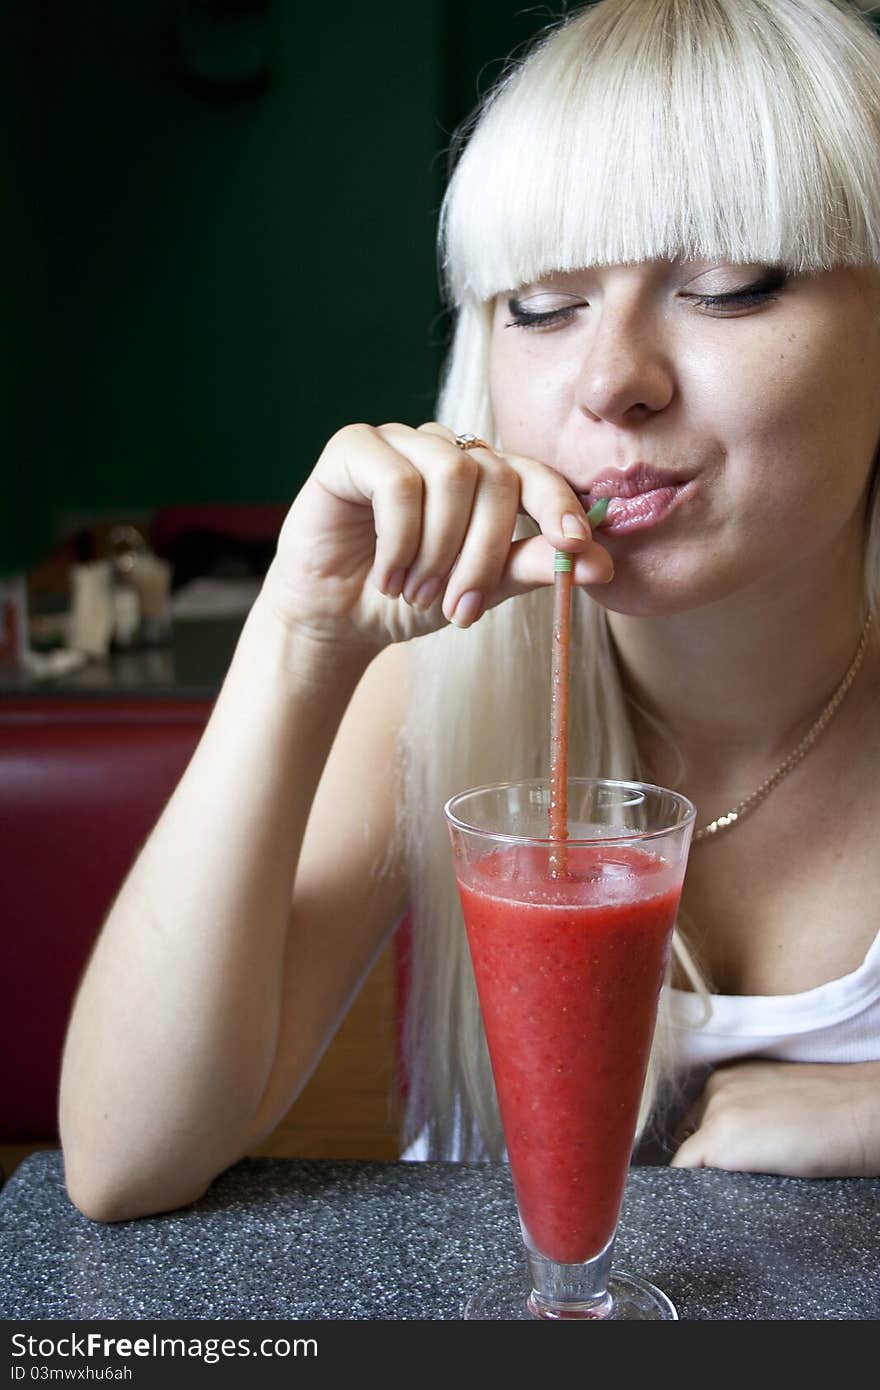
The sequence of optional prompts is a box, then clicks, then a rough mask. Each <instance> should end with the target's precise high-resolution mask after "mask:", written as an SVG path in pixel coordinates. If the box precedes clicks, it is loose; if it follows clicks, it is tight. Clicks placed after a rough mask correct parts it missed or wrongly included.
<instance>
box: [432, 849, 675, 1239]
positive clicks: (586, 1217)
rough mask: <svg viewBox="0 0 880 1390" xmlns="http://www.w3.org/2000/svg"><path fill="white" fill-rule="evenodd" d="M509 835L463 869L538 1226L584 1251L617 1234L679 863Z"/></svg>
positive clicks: (500, 1074)
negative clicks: (563, 860)
mask: <svg viewBox="0 0 880 1390" xmlns="http://www.w3.org/2000/svg"><path fill="white" fill-rule="evenodd" d="M551 854H552V851H551V849H550V847H548V846H543V847H542V846H540V845H536V846H533V845H513V846H510V847H507V846H505V847H504V848H500V849H497V850H493V851H492V852H490V853H488V854H486V855H485V856H483V858H482V859H480V860H479V861H478V862H477V863H475V864H471V865H469V866H468V868H467V870H466V874H467V882H465V881H463V879H462V877H459V891H460V893H461V901H462V906H463V909H464V918H465V924H466V927H467V933H468V939H469V942H470V949H471V956H472V959H473V964H474V974H475V976H476V982H477V990H478V993H479V996H480V1007H481V1009H482V1012H483V1021H484V1024H485V1028H486V1037H487V1040H488V1044H489V1053H490V1056H491V1059H492V1070H493V1072H494V1075H495V1085H496V1088H497V1091H498V1100H499V1105H500V1108H501V1118H502V1122H503V1125H504V1133H505V1138H506V1140H507V1150H508V1155H509V1158H510V1167H511V1174H512V1177H513V1183H514V1188H515V1190H516V1197H517V1204H518V1206H519V1211H520V1216H521V1218H522V1221H523V1225H524V1226H525V1229H526V1233H527V1235H526V1239H527V1241H528V1243H529V1244H530V1245H531V1247H532V1248H533V1249H534V1250H536V1251H537V1252H538V1253H539V1254H541V1255H544V1256H546V1257H547V1258H549V1259H551V1260H557V1261H560V1262H562V1263H565V1264H573V1263H576V1262H579V1261H582V1260H587V1259H591V1258H592V1257H593V1256H594V1255H597V1254H598V1253H599V1252H600V1251H601V1250H602V1249H603V1248H604V1247H605V1246H606V1245H607V1243H608V1241H609V1240H610V1239H611V1237H612V1235H613V1234H614V1230H615V1227H616V1225H617V1220H618V1217H619V1214H620V1205H621V1202H622V1199H623V1189H624V1183H625V1181H626V1174H627V1169H628V1166H629V1160H630V1154H631V1149H632V1143H633V1138H634V1134H635V1126H636V1119H637V1115H638V1108H639V1100H640V1097H641V1092H642V1086H643V1084H644V1079H645V1071H646V1068H647V1064H648V1055H649V1052H650V1047H651V1040H652V1037H653V1031H654V1023H655V1018H656V1012H657V1000H658V995H659V992H660V987H661V984H662V982H663V977H664V971H665V968H666V963H667V959H668V955H669V947H670V941H671V935H672V927H673V924H674V921H675V914H676V911H677V908H678V900H679V895H680V892H681V882H680V876H679V874H678V873H676V872H675V871H674V870H673V869H671V868H670V866H669V864H668V863H667V862H666V861H665V860H663V859H661V858H659V857H658V856H657V855H654V854H651V853H650V852H648V851H646V850H643V849H636V848H630V847H621V846H619V845H608V846H601V845H598V846H592V845H591V846H583V845H569V846H568V847H567V873H566V876H565V877H559V876H556V877H554V876H553V873H552V863H551Z"/></svg>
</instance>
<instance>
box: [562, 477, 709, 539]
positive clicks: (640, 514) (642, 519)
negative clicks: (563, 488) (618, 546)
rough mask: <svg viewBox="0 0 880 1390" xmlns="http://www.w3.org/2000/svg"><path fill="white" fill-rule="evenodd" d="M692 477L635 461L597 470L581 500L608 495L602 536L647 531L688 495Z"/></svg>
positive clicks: (584, 502) (593, 500) (588, 500)
mask: <svg viewBox="0 0 880 1390" xmlns="http://www.w3.org/2000/svg"><path fill="white" fill-rule="evenodd" d="M692 481H693V480H692V479H691V478H688V477H686V476H684V475H682V474H675V473H672V472H667V471H666V470H661V469H658V468H652V467H649V466H648V465H647V464H636V465H634V466H633V467H632V468H628V469H625V470H623V469H621V470H616V469H608V470H607V471H606V472H604V473H599V474H597V476H596V477H595V478H594V479H593V481H592V482H591V484H590V490H589V492H588V493H586V494H584V495H582V497H581V501H582V502H583V504H584V505H585V506H586V507H589V506H590V505H591V504H592V503H594V502H597V501H598V500H599V499H600V498H601V497H607V498H609V499H610V501H609V504H608V510H607V512H606V514H605V520H604V521H603V523H602V525H601V534H602V535H603V536H613V535H623V534H625V533H627V532H629V531H647V530H649V529H650V528H652V527H654V526H657V525H659V523H660V522H661V521H663V520H665V518H666V517H667V516H668V515H669V514H670V512H672V511H674V510H675V509H676V507H677V506H678V504H679V503H680V502H681V501H682V500H683V499H684V498H685V497H686V496H687V495H688V493H689V491H690V488H689V486H688V485H689V483H691V482H692Z"/></svg>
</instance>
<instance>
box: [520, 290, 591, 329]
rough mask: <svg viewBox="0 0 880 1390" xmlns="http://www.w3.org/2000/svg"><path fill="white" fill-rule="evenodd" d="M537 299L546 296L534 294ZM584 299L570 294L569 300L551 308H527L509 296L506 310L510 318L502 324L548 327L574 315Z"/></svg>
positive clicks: (581, 306) (563, 321)
mask: <svg viewBox="0 0 880 1390" xmlns="http://www.w3.org/2000/svg"><path fill="white" fill-rule="evenodd" d="M535 297H536V298H538V299H541V298H544V299H546V298H547V297H548V296H546V295H540V296H535ZM584 302H585V301H584V300H583V299H579V298H578V297H577V296H576V295H572V296H571V299H570V302H569V303H565V304H557V305H556V306H555V307H554V308H552V309H534V308H529V307H528V306H527V305H526V304H525V303H524V301H523V300H521V299H516V298H511V299H508V301H507V310H508V313H509V314H510V319H509V320H508V322H507V323H506V324H505V325H504V327H505V328H548V327H549V326H550V325H551V324H557V323H567V322H568V321H569V320H570V319H572V318H573V317H574V315H575V314H576V313H577V311H578V309H581V308H583V307H584Z"/></svg>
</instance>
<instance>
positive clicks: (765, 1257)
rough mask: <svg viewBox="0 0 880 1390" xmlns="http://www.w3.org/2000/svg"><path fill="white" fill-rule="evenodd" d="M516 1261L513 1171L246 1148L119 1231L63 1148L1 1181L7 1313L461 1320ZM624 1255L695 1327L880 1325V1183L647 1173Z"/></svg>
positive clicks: (625, 1235)
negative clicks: (294, 1155) (713, 1322)
mask: <svg viewBox="0 0 880 1390" xmlns="http://www.w3.org/2000/svg"><path fill="white" fill-rule="evenodd" d="M521 1260H522V1257H521V1247H520V1237H519V1228H518V1225H517V1222H516V1215H515V1210H514V1205H513V1195H512V1189H511V1186H510V1175H509V1172H508V1170H507V1169H506V1167H503V1166H488V1165H464V1164H448V1163H373V1162H369V1163H368V1162H364V1163H355V1162H324V1161H317V1160H298V1159H248V1160H245V1161H244V1162H243V1163H240V1164H238V1165H237V1166H236V1167H235V1168H232V1169H230V1170H229V1171H228V1172H227V1173H225V1174H223V1175H222V1176H221V1177H220V1178H218V1180H217V1181H216V1182H215V1183H214V1184H213V1186H212V1187H211V1189H210V1190H209V1192H208V1193H207V1194H206V1195H205V1197H203V1198H202V1200H201V1201H200V1202H198V1203H197V1204H196V1205H195V1206H193V1207H189V1208H187V1209H185V1210H183V1211H179V1212H174V1213H170V1214H169V1215H165V1216H161V1217H155V1218H151V1219H149V1220H143V1221H133V1222H127V1223H124V1224H121V1225H116V1226H100V1225H97V1224H95V1223H93V1222H91V1221H88V1220H86V1218H85V1217H83V1216H82V1215H81V1214H80V1213H79V1212H78V1211H76V1209H75V1208H74V1207H73V1206H72V1205H71V1203H70V1202H69V1200H68V1198H67V1195H66V1192H65V1189H64V1181H63V1169H62V1163H61V1158H60V1155H59V1154H57V1153H54V1152H52V1153H40V1154H34V1155H33V1156H32V1157H31V1158H29V1159H27V1160H26V1161H25V1163H24V1164H22V1166H21V1167H20V1168H19V1169H18V1170H17V1171H16V1172H15V1173H14V1174H13V1176H12V1177H11V1178H10V1179H9V1181H8V1182H7V1184H6V1186H5V1187H4V1188H3V1190H2V1192H0V1317H5V1318H25V1319H31V1318H64V1319H77V1320H80V1319H102V1318H113V1319H131V1318H151V1319H153V1318H158V1319H163V1318H182V1319H189V1318H206V1319H215V1318H216V1319H226V1318H235V1319H238V1318H243V1319H263V1318H271V1319H276V1318H277V1319H323V1318H340V1319H361V1318H366V1319H385V1320H402V1319H410V1318H422V1319H457V1318H460V1317H461V1313H462V1307H463V1304H464V1300H465V1299H466V1297H467V1296H468V1294H469V1293H471V1292H472V1291H473V1290H474V1289H476V1288H477V1287H479V1285H480V1284H482V1283H484V1282H485V1281H486V1279H487V1278H489V1277H491V1276H492V1275H493V1274H495V1273H497V1272H499V1271H501V1270H513V1269H516V1268H517V1267H518V1266H519V1265H520V1263H521ZM615 1262H616V1264H617V1266H618V1267H619V1268H621V1269H625V1270H629V1271H631V1272H632V1273H638V1274H642V1275H644V1276H646V1277H647V1278H649V1279H651V1280H653V1281H654V1282H655V1283H657V1284H659V1286H660V1287H661V1288H662V1289H664V1290H665V1292H666V1293H668V1294H669V1296H670V1297H671V1298H672V1299H673V1301H674V1303H675V1304H676V1306H677V1308H678V1311H679V1315H680V1317H681V1318H682V1319H683V1320H684V1319H808V1320H816V1319H876V1318H880V1275H878V1268H880V1180H874V1179H848V1180H842V1181H837V1180H834V1181H815V1180H813V1181H807V1180H801V1179H796V1178H778V1177H766V1176H759V1175H754V1174H746V1173H722V1172H717V1171H712V1170H705V1171H700V1172H688V1171H686V1170H683V1169H671V1168H633V1169H632V1170H631V1172H630V1178H629V1183H628V1186H627V1195H626V1200H625V1203H624V1210H623V1215H622V1217H621V1223H620V1232H619V1236H618V1243H617V1252H616V1261H615Z"/></svg>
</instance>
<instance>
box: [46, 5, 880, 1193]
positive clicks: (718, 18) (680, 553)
mask: <svg viewBox="0 0 880 1390" xmlns="http://www.w3.org/2000/svg"><path fill="white" fill-rule="evenodd" d="M878 136H880V44H878V40H877V39H876V37H875V36H874V34H873V32H872V31H871V30H870V29H869V27H868V26H867V24H866V23H865V22H864V21H863V20H862V19H860V18H859V16H858V15H857V14H856V12H855V11H854V10H853V9H852V8H850V7H848V6H845V5H837V4H833V3H831V0H603V3H601V4H599V5H598V6H596V7H595V8H591V9H587V10H585V11H583V12H582V13H580V14H577V15H574V16H573V17H572V18H571V19H570V20H569V21H568V22H567V23H566V24H565V25H564V26H563V27H562V28H560V29H559V30H557V31H554V32H552V33H551V34H550V35H549V36H548V37H547V39H546V40H545V41H544V42H543V43H542V44H541V45H540V46H539V47H538V48H537V49H536V50H535V52H534V53H533V54H532V55H531V56H530V57H529V58H528V59H527V60H526V62H525V63H524V64H523V65H522V66H521V67H520V68H518V69H516V70H514V71H513V72H512V73H511V74H510V75H509V76H508V78H507V79H506V80H505V81H503V82H502V84H501V85H500V87H499V88H498V90H497V91H496V93H495V94H494V95H493V96H492V97H491V98H490V100H489V101H488V102H487V103H486V106H485V109H484V111H483V113H482V114H481V116H480V119H479V121H478V122H477V125H476V128H475V130H474V133H473V135H472V137H471V139H470V141H469V142H468V144H467V146H466V149H465V151H464V154H463V155H462V157H461V159H460V161H459V163H458V165H457V168H456V171H455V174H454V176H453V179H452V182H451V186H450V190H449V194H448V197H447V201H446V204H445V208H444V217H443V249H444V266H445V269H446V273H447V279H448V283H449V286H450V292H451V295H452V297H453V298H454V301H455V303H456V306H457V327H456V335H455V342H454V346H453V350H452V353H451V357H450V362H449V367H448V372H447V376H446V380H445V383H444V388H443V392H442V395H441V399H440V402H439V405H438V411H437V417H438V422H439V423H438V422H431V423H428V424H425V425H423V426H421V427H419V428H418V429H413V428H410V427H408V426H405V425H400V424H391V425H384V426H381V427H372V426H366V425H356V426H351V427H349V428H347V429H344V430H342V431H341V432H340V433H339V434H338V435H337V436H335V437H334V439H332V440H331V441H330V443H329V444H328V445H327V448H326V449H325V451H324V453H323V454H322V456H321V458H320V459H319V460H318V462H317V465H316V467H315V469H314V472H313V473H312V475H311V477H310V478H309V480H308V481H307V483H306V485H305V486H304V488H303V489H302V491H301V493H300V495H299V496H298V497H297V499H296V501H295V502H294V504H293V507H292V508H291V511H290V513H289V515H288V518H287V521H286V522H285V525H284V528H283V530H282V534H281V537H280V540H279V547H278V554H277V557H276V559H275V561H274V563H273V566H272V569H271V571H270V574H269V575H268V577H267V580H266V584H265V586H264V588H263V591H262V593H261V596H260V598H259V599H258V601H257V604H256V605H255V607H254V610H253V611H252V613H251V615H250V617H249V619H248V622H247V625H246V627H245V631H244V633H243V636H242V639H241V642H240V644H239V647H238V650H237V652H236V655H235V658H234V660H233V663H232V666H231V668H230V671H229V674H228V677H227V680H226V682H225V684H224V687H223V690H222V693H221V696H220V698H219V700H218V704H217V707H216V710H215V712H214V714H213V716H212V719H211V722H210V724H209V726H208V728H207V730H206V733H205V736H204V738H203V740H202V742H201V744H200V746H199V748H198V750H197V752H196V754H195V756H194V759H193V762H192V764H191V765H190V767H189V769H188V770H187V772H186V774H185V776H184V778H183V780H182V782H181V784H180V786H179V787H178V789H177V791H176V792H175V795H174V797H173V798H172V800H171V802H170V803H169V806H168V808H167V809H166V811H165V813H164V814H163V816H162V818H161V820H160V822H159V824H158V825H157V827H156V829H155V830H154V832H153V834H152V836H151V837H150V839H149V841H148V842H147V844H146V846H145V847H144V850H143V852H142V854H141V856H140V858H139V859H138V861H137V863H136V864H135V866H134V868H133V870H132V872H131V874H130V876H129V879H128V881H127V883H126V885H125V886H124V888H123V890H122V892H121V894H120V896H119V899H118V900H117V902H116V904H115V906H114V908H113V910H112V912H111V914H110V917H109V918H108V921H107V923H106V924H105V926H104V929H103V932H102V935H101V937H100V939H99V942H98V945H97V947H96V950H95V953H94V956H93V958H92V961H91V962H90V965H89V968H88V971H87V974H86V977H85V979H84V982H83V985H82V987H81V990H80V994H79V997H78V1000H77V1004H76V1007H75V1011H74V1015H73V1018H72V1021H71V1026H70V1031H69V1036H68V1043H67V1048H66V1054H65V1064H64V1074H63V1079H62V1094H61V1122H62V1138H63V1142H64V1147H65V1155H66V1164H67V1180H68V1187H69V1190H70V1192H71V1195H72V1197H73V1199H74V1201H76V1202H77V1204H78V1205H79V1206H80V1207H81V1208H82V1209H83V1210H84V1211H85V1212H86V1213H87V1214H89V1215H92V1216H95V1217H98V1218H101V1219H119V1218H122V1217H128V1216H134V1215H139V1214H142V1213H145V1212H151V1211H157V1210H164V1209H168V1208H170V1207H173V1206H177V1205H181V1204H183V1203H185V1202H188V1201H191V1200H193V1199H194V1198H196V1197H197V1196H199V1195H200V1193H201V1192H202V1191H203V1190H204V1188H205V1187H206V1186H207V1184H208V1183H209V1182H210V1181H211V1180H212V1179H213V1177H214V1176H215V1175H216V1174H217V1173H218V1172H219V1171H220V1170H221V1169H222V1168H224V1167H225V1166H227V1165H228V1164H229V1163H231V1162H233V1161H235V1160H236V1159H237V1158H239V1157H240V1156H241V1155H242V1154H244V1153H246V1152H248V1150H249V1149H250V1148H252V1147H253V1145H254V1144H255V1143H257V1142H258V1141H259V1139H260V1138H261V1137H262V1136H263V1135H265V1134H266V1133H268V1132H269V1131H270V1130H271V1129H272V1128H273V1127H274V1125H275V1124H276V1123H277V1121H278V1120H279V1119H280V1117H281V1116H282V1114H283V1113H284V1112H285V1110H286V1109H287V1107H288V1106H289V1105H290V1103H291V1101H292V1100H293V1099H294V1098H295V1096H296V1095H297V1094H298V1092H299V1090H300V1089H301V1087H302V1086H303V1085H304V1084H305V1081H306V1080H307V1079H308V1076H309V1075H310V1073H311V1071H312V1069H313V1067H314V1066H315V1064H316V1062H317V1060H318V1058H319V1057H320V1054H321V1052H322V1050H323V1048H324V1047H325V1046H326V1043H327V1041H328V1040H329V1038H330V1036H331V1035H332V1032H333V1030H334V1028H335V1026H336V1024H337V1023H338V1020H339V1018H340V1016H341V1015H342V1013H343V1012H344V1010H345V1008H346V1006H347V1004H348V1002H349V1001H350V999H351V997H352V995H353V993H354V992H355V990H356V989H357V987H358V984H359V983H360V981H361V979H362V978H363V976H364V973H365V972H366V971H367V970H368V968H369V966H370V964H371V963H372V961H373V959H374V958H375V956H376V954H377V952H378V950H379V949H380V948H381V946H382V944H383V942H384V941H385V940H386V939H387V936H388V934H389V932H390V931H391V930H393V927H394V925H395V923H396V922H397V921H398V919H399V918H400V917H401V915H402V914H403V913H404V912H406V911H409V913H410V916H411V920H412V926H413V970H412V988H411V991H410V1014H409V1021H408V1066H409V1075H410V1082H411V1084H410V1089H409V1114H408V1125H407V1129H408V1138H411V1139H412V1138H416V1137H417V1136H418V1139H419V1144H420V1149H419V1151H420V1152H423V1153H430V1154H438V1155H461V1156H476V1155H478V1154H483V1153H490V1154H491V1153H498V1152H499V1151H500V1148H501V1137H500V1132H499V1128H498V1123H497V1117H496V1115H495V1110H494V1101H493V1097H492V1089H491V1081H490V1075H489V1071H488V1066H487V1062H486V1055H485V1049H484V1047H483V1043H482V1036H481V1031H480V1024H479V1016H478V1011H477V1008H476V1002H475V999H474V994H473V988H472V984H471V979H470V971H469V966H468V963H467V955H466V947H465V945H464V941H463V935H462V931H461V927H460V921H459V914H458V908H457V903H456V897H455V885H454V881H453V879H452V873H451V866H450V858H449V849H448V844H447V842H446V835H445V829H444V826H443V822H442V816H441V807H442V805H443V802H444V800H445V799H446V798H447V797H448V796H449V795H450V794H452V793H453V792H455V791H459V790H461V789H463V788H464V787H466V786H470V785H475V784H477V783H480V782H484V781H490V780H494V779H498V778H507V777H521V776H528V775H538V774H541V773H543V772H544V771H545V770H546V768H547V764H548V748H547V730H548V728H549V716H548V694H549V690H548V687H549V681H548V671H547V663H548V653H549V650H550V615H551V604H550V586H551V584H552V578H553V549H554V548H562V549H567V550H569V551H571V552H573V553H574V554H575V556H576V561H575V572H574V573H575V583H576V585H577V586H578V587H579V593H578V596H577V603H576V605H575V638H574V640H575V643H576V649H577V652H578V654H579V655H578V662H579V667H578V669H577V671H576V672H575V675H574V679H573V689H572V706H573V714H574V716H575V717H574V719H573V725H574V727H573V729H572V738H573V746H572V766H573V767H575V768H576V769H577V771H578V772H579V773H580V774H581V775H591V774H594V775H595V774H603V775H632V774H639V775H643V776H648V777H650V778H651V779H652V780H655V781H659V782H662V783H665V784H667V785H675V786H678V787H679V788H680V789H681V790H683V791H684V792H686V794H687V795H688V796H690V797H691V798H692V799H693V800H694V801H695V802H696V805H697V808H698V822H697V823H698V826H700V827H701V829H702V830H703V831H704V833H703V834H702V835H701V836H700V838H699V839H698V842H697V844H696V845H695V847H694V850H693V851H692V856H691V865H690V868H689V871H688V878H687V884H686V890H685V894H684V897H683V900H682V916H681V919H680V922H679V931H678V933H677V941H676V951H675V965H674V973H673V978H672V980H671V982H670V988H669V989H668V990H667V991H666V992H665V996H664V1000H663V1004H662V1009H661V1024H660V1028H659V1030H658V1042H657V1045H656V1047H655V1052H654V1057H653V1063H652V1069H651V1076H650V1078H649V1085H648V1087H647V1090H646V1097H645V1103H644V1106H643V1119H646V1118H647V1116H648V1115H649V1113H653V1114H654V1115H656V1116H659V1117H660V1127H661V1129H662V1128H665V1131H666V1133H667V1135H669V1136H671V1138H672V1153H673V1157H672V1161H673V1162H675V1163H678V1164H681V1165H693V1166H700V1165H710V1166H720V1167H728V1168H746V1169H753V1170H758V1171H769V1172H777V1173H800V1174H817V1175H818V1174H837V1175H845V1174H856V1173H863V1174H868V1173H871V1174H874V1173H878V1172H880V1107H878V1103H877V1100H876V1097H877V1094H878V1090H877V1083H878V1080H880V958H878V951H880V947H878V943H877V940H876V936H877V930H876V928H877V923H876V921H875V910H874V903H875V902H876V900H877V896H878V891H880V863H878V856H877V854H876V851H875V844H876V833H875V826H876V824H877V819H878V815H880V790H878V783H880V779H878V777H877V775H876V770H877V769H878V768H880V729H878V727H877V721H876V719H875V718H874V709H875V705H876V697H877V691H878V684H880V656H878V652H877V647H876V643H875V641H874V635H873V630H872V628H871V627H870V624H869V618H870V613H871V610H872V608H873V606H874V605H875V603H876V576H877V573H878V556H877V543H876V536H877V534H878V531H877V523H876V521H875V520H874V501H873V499H874V487H873V478H874V459H875V456H876V453H877V448H878V441H880V384H878V383H880V270H878V266H880V235H878V229H880V179H878V173H877V160H876V150H877V145H878ZM462 430H464V431H470V432H473V435H475V436H476V439H473V438H469V437H467V436H462V435H459V434H458V431H462ZM481 440H486V441H488V444H487V445H485V446H484V445H482V444H481V442H480V441H481ZM598 496H613V497H614V498H615V499H617V500H616V501H614V502H613V503H611V505H610V506H609V510H608V521H607V525H606V527H605V528H604V529H603V531H602V532H601V533H600V535H599V537H598V539H594V538H592V537H591V536H590V534H589V528H588V526H587V524H586V516H585V509H586V507H587V506H588V505H589V504H590V502H591V501H592V500H594V499H595V498H596V497H598ZM518 515H519V516H520V521H519V525H520V528H521V534H519V533H518V538H517V539H516V540H514V541H513V542H512V540H511V537H512V535H513V533H514V526H515V525H516V524H517V517H518ZM410 639H419V640H410ZM731 811H733V812H734V815H733V816H732V817H731V816H729V815H728V814H727V813H729V812H731ZM750 812H751V814H750ZM719 818H721V819H723V821H724V826H725V827H726V828H722V829H720V830H719V829H718V828H717V827H716V829H715V830H714V832H713V831H710V830H709V829H708V828H707V827H708V826H710V825H712V824H713V823H714V822H716V821H718V820H719ZM291 885H292V905H291ZM707 1069H708V1070H709V1075H708V1079H706V1073H707ZM670 1097H671V1098H672V1099H671V1100H670ZM664 1106H665V1107H666V1108H665V1109H664ZM817 1113H818V1114H821V1115H822V1116H823V1123H822V1124H821V1125H817V1124H816V1116H817ZM668 1152H669V1150H667V1153H668Z"/></svg>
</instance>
